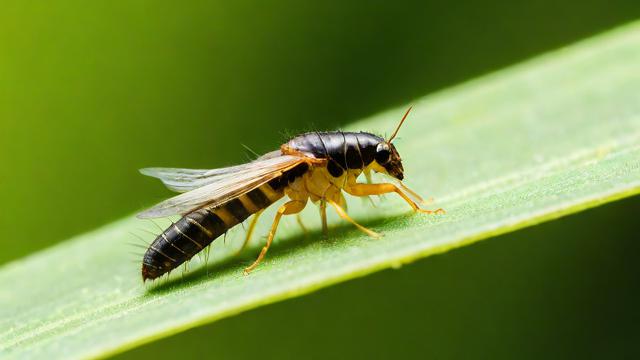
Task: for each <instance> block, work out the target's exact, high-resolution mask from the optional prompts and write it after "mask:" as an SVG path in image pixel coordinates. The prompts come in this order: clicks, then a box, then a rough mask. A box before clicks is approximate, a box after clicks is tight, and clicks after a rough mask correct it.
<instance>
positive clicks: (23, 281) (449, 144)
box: [0, 23, 640, 358]
mask: <svg viewBox="0 0 640 360" xmlns="http://www.w3.org/2000/svg"><path fill="white" fill-rule="evenodd" d="M469 61H472V59H469ZM639 64H640V24H639V23H635V24H632V25H630V26H626V27H624V28H621V29H618V30H616V31H613V32H611V33H608V34H606V35H604V36H600V37H597V38H594V39H591V40H588V41H585V42H582V43H580V44H578V45H575V46H572V47H569V48H566V49H562V50H559V51H556V52H554V53H551V54H549V55H545V56H542V57H539V58H537V59H535V60H533V61H530V62H527V63H525V64H522V65H519V66H515V67H513V68H510V69H507V70H504V71H501V72H498V73H495V74H493V75H490V76H486V77H484V78H481V79H479V80H476V81H472V82H469V83H466V84H463V85H461V86H458V87H455V88H452V89H449V90H446V91H442V92H440V93H438V94H435V95H432V96H428V97H426V98H424V99H421V100H419V101H416V102H414V103H413V105H414V112H413V113H412V114H411V116H410V118H409V120H408V121H407V122H406V124H405V126H404V128H403V129H402V130H401V132H400V136H401V139H398V141H397V142H396V144H397V147H398V149H399V151H400V153H401V155H402V156H403V159H404V165H405V169H406V177H407V181H406V183H407V184H408V185H409V186H411V187H413V188H414V189H415V190H416V191H418V192H419V193H421V194H423V195H425V196H434V197H435V198H436V202H435V203H434V204H433V205H432V206H433V207H443V208H445V209H446V210H447V214H446V215H437V216H426V215H414V214H411V212H410V210H409V207H408V206H407V205H406V204H405V203H403V202H402V201H400V200H398V199H397V198H396V197H394V196H391V195H389V196H387V197H386V200H385V201H381V202H379V201H376V203H377V205H378V206H377V207H371V206H370V205H368V204H362V202H361V201H358V200H353V199H349V200H350V209H349V210H350V212H351V214H352V216H353V217H354V218H356V219H358V220H359V221H360V222H361V223H363V224H365V225H366V226H368V227H371V228H373V229H375V230H377V231H381V232H383V233H384V234H385V236H384V237H383V238H381V239H378V240H374V239H370V238H367V237H366V236H364V235H363V234H362V233H360V232H358V231H357V230H355V229H353V228H352V227H350V226H345V225H334V227H333V229H332V230H331V235H330V237H329V238H328V239H326V240H323V239H321V236H320V235H319V232H318V231H317V229H318V227H319V221H318V219H317V213H316V211H315V209H313V206H309V207H308V209H307V210H306V211H305V214H304V221H305V223H306V224H307V226H308V227H310V228H311V229H312V231H311V232H310V233H309V234H308V236H304V235H303V234H302V232H301V231H300V229H299V228H298V227H297V225H296V222H295V220H294V219H288V220H286V221H284V222H283V224H282V226H281V228H280V229H279V232H278V236H277V241H276V243H275V245H274V247H273V248H272V249H271V251H270V252H269V254H268V256H267V258H266V260H265V261H264V262H263V264H261V265H260V267H259V268H258V269H257V270H256V271H255V272H254V273H252V274H251V275H250V276H246V277H245V276H243V275H242V268H243V267H244V266H246V264H247V263H248V262H249V261H251V260H252V259H253V258H254V257H255V256H256V250H257V247H258V246H259V244H258V241H257V240H256V241H254V242H253V243H254V247H253V248H252V249H251V251H249V252H247V253H246V256H244V257H242V258H237V257H232V256H231V254H232V253H233V252H234V251H235V250H236V249H237V248H238V246H239V244H240V242H241V241H242V237H243V231H241V229H240V230H239V231H238V230H236V231H234V232H232V233H231V234H230V235H229V236H228V237H227V239H226V243H225V242H223V241H222V239H218V240H217V241H216V242H215V246H214V247H213V250H212V257H211V259H210V260H209V264H208V267H205V266H203V265H202V264H201V263H202V260H199V259H195V260H194V261H193V262H192V265H191V269H192V270H191V271H189V272H187V273H186V274H184V275H181V274H174V275H172V279H170V280H168V281H166V280H165V281H158V282H156V283H154V284H151V285H150V284H148V283H147V284H143V283H142V281H141V278H140V273H139V270H140V269H139V265H140V264H139V261H140V258H139V256H133V255H130V254H129V252H130V251H131V247H130V246H129V245H127V244H128V243H132V242H134V243H135V242H138V243H140V241H139V240H137V239H136V237H135V236H134V235H133V234H139V235H142V236H144V237H145V238H146V239H148V240H150V239H151V238H152V236H151V235H149V234H146V232H145V231H155V232H156V233H157V232H158V231H159V230H158V229H157V228H155V225H154V224H153V223H150V222H148V221H142V220H137V219H135V218H133V217H128V218H126V219H124V220H122V221H119V222H116V223H114V224H111V225H109V226H106V227H104V228H102V229H99V230H96V231H94V232H91V233H88V234H85V235H82V236H79V237H77V238H74V239H71V240H69V241H67V242H65V243H63V244H61V245H58V246H55V247H53V248H50V249H48V250H46V251H42V252H39V253H36V254H34V255H32V256H30V257H27V258H25V259H22V260H19V261H16V262H13V263H10V264H7V265H5V266H3V267H2V268H1V269H0V283H1V284H2V288H1V289H0V354H2V357H3V358H36V357H47V358H69V357H73V358H76V357H82V358H86V357H104V356H107V355H109V354H113V353H117V352H121V351H124V350H126V349H129V348H132V347H134V346H137V345H140V344H142V343H146V342H149V341H152V340H154V339H158V338H161V337H164V336H168V335H170V334H173V333H176V332H179V331H182V330H185V329H188V328H191V327H194V326H197V325H200V324H204V323H207V322H211V321H214V320H217V319H220V318H223V317H227V316H231V315H233V314H236V313H239V312H241V311H245V310H248V309H251V308H255V307H257V306H260V305H264V304H268V303H272V302H275V301H278V300H282V299H286V298H290V297H293V296H298V295H302V294H304V293H308V292H310V291H313V290H315V289H318V288H321V287H325V286H329V285H331V284H334V283H337V282H341V281H345V280H348V279H351V278H354V277H358V276H363V275H366V274H369V273H372V272H374V271H377V270H381V269H384V268H388V267H399V266H401V265H402V264H404V263H407V262H410V261H413V260H416V259H418V258H422V257H425V256H428V255H431V254H435V253H439V252H443V251H447V250H450V249H453V248H456V247H459V246H463V245H466V244H470V243H473V242H475V241H478V240H480V239H485V238H488V237H491V236H494V235H497V234H501V233H505V232H508V231H513V230H516V229H519V228H522V227H525V226H529V225H533V224H536V223H539V222H542V221H545V220H549V219H553V218H557V217H560V216H563V215H566V214H569V213H574V212H577V211H580V210H583V209H586V208H589V207H592V206H596V205H599V204H602V203H605V202H609V201H613V200H615V199H618V198H622V197H626V196H631V195H633V194H637V193H638V192H640V65H639ZM399 86H401V84H399ZM403 111H404V108H400V109H394V110H392V111H388V112H385V113H384V114H380V115H378V116H375V117H373V118H371V119H367V120H364V121H362V122H359V123H357V124H354V125H353V126H351V128H352V129H361V130H373V131H377V132H384V131H386V132H387V133H389V132H391V131H392V130H393V128H394V126H395V124H396V123H397V121H398V119H399V117H400V116H401V115H402V113H403ZM265 219H267V217H266V216H265V217H264V218H263V221H262V224H261V227H260V229H259V231H260V232H261V233H263V234H264V233H265V229H266V228H267V227H268V225H269V224H268V223H269V221H268V220H265ZM331 222H332V223H333V224H337V223H338V220H337V219H336V218H335V217H333V218H331ZM165 225H166V224H165ZM161 226H164V225H161ZM133 261H137V263H134V262H133ZM425 286H428V284H425Z"/></svg>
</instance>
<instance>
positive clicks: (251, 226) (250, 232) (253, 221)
mask: <svg viewBox="0 0 640 360" xmlns="http://www.w3.org/2000/svg"><path fill="white" fill-rule="evenodd" d="M263 211H264V209H263V210H260V211H258V212H257V213H255V215H254V216H253V218H252V219H251V222H250V223H249V229H248V230H247V236H246V237H245V238H244V242H243V243H242V247H240V250H238V252H237V253H236V255H237V254H239V253H241V252H242V250H244V248H245V247H246V246H247V244H248V243H249V241H250V240H251V235H253V231H254V230H255V228H256V224H257V223H258V218H259V217H260V215H262V212H263Z"/></svg>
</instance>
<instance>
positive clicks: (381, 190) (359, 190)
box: [344, 183, 444, 214]
mask: <svg viewBox="0 0 640 360" xmlns="http://www.w3.org/2000/svg"><path fill="white" fill-rule="evenodd" d="M344 191H346V192H347V193H349V194H351V195H354V196H368V195H382V194H388V193H392V192H395V193H397V194H398V195H400V197H401V198H402V199H404V201H406V202H407V203H408V204H409V205H411V207H412V208H413V210H414V211H418V212H421V213H425V214H444V210H442V209H436V210H427V209H421V208H420V206H418V204H416V203H415V202H414V201H413V200H411V198H409V196H407V194H405V193H404V192H403V191H402V190H401V189H400V188H399V187H397V186H395V185H394V184H389V183H382V184H360V183H355V184H350V185H347V186H346V187H345V188H344Z"/></svg>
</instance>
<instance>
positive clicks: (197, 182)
mask: <svg viewBox="0 0 640 360" xmlns="http://www.w3.org/2000/svg"><path fill="white" fill-rule="evenodd" d="M279 157H282V156H281V153H280V151H279V150H276V151H272V152H270V153H267V154H265V155H263V156H261V157H259V158H258V159H256V160H254V161H252V162H250V163H247V164H242V165H236V166H229V167H225V168H220V169H179V168H158V167H157V168H144V169H140V173H142V174H143V175H147V176H151V177H154V178H158V179H160V180H161V181H162V183H163V184H164V185H165V186H166V187H167V188H169V190H173V191H176V192H187V191H191V190H194V189H197V188H201V187H203V186H205V185H209V184H211V183H214V182H217V181H221V180H222V178H223V177H229V176H236V175H237V174H238V173H246V172H247V171H255V169H256V168H257V167H260V166H261V163H263V164H262V166H264V165H266V166H271V163H266V164H264V160H269V159H274V158H279Z"/></svg>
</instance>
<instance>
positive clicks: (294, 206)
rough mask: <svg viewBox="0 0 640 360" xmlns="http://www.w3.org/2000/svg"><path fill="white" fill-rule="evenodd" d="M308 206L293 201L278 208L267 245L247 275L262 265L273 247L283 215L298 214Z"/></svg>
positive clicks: (246, 269) (245, 270)
mask: <svg viewBox="0 0 640 360" xmlns="http://www.w3.org/2000/svg"><path fill="white" fill-rule="evenodd" d="M306 204H307V203H306V201H299V200H292V201H289V202H287V203H285V204H284V205H282V206H280V208H278V211H277V212H276V217H275V218H274V219H273V224H272V225H271V230H270V231H269V237H268V238H267V244H266V245H265V246H264V247H263V248H262V251H260V255H258V258H257V259H256V261H254V262H253V264H251V265H250V266H249V267H247V268H245V269H244V274H245V275H249V273H250V272H251V271H253V269H255V268H256V266H258V264H260V262H261V261H262V259H263V258H264V256H265V254H266V253H267V251H268V250H269V247H270V246H271V242H273V237H274V236H275V235H276V230H277V229H278V223H280V218H281V217H282V215H290V214H297V213H299V212H300V211H302V209H304V207H305V205H306Z"/></svg>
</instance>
